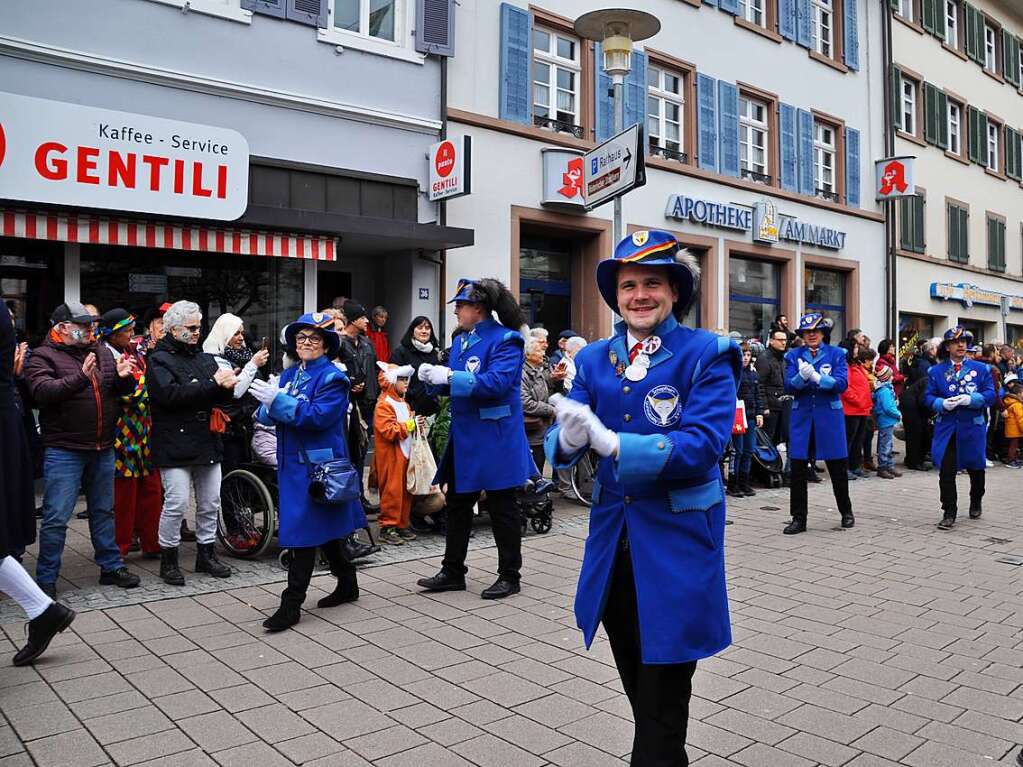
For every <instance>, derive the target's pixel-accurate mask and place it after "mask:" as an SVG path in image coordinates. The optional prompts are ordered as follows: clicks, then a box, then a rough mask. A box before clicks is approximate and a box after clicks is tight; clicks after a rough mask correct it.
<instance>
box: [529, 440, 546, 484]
mask: <svg viewBox="0 0 1023 767" xmlns="http://www.w3.org/2000/svg"><path fill="white" fill-rule="evenodd" d="M529 452H531V453H532V454H533V463H535V464H536V470H537V471H538V472H540V476H541V477H542V476H543V467H544V466H546V465H547V454H546V453H545V452H544V449H543V443H542V442H541V443H540V444H539V445H530V446H529Z"/></svg>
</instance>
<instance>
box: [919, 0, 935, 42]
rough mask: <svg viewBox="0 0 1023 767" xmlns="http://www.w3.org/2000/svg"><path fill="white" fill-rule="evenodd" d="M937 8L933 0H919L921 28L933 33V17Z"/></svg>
mask: <svg viewBox="0 0 1023 767" xmlns="http://www.w3.org/2000/svg"><path fill="white" fill-rule="evenodd" d="M937 10H938V8H937V3H936V2H934V0H920V15H921V16H922V17H923V18H922V20H921V21H922V23H923V28H924V29H926V30H927V31H928V32H930V33H931V34H934V17H935V15H936V12H937Z"/></svg>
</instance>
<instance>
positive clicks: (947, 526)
mask: <svg viewBox="0 0 1023 767" xmlns="http://www.w3.org/2000/svg"><path fill="white" fill-rule="evenodd" d="M955 523H956V518H955V517H942V518H941V521H940V522H939V523H938V529H939V530H951V529H952V525H954V524H955Z"/></svg>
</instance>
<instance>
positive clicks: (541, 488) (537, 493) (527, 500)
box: [515, 477, 554, 535]
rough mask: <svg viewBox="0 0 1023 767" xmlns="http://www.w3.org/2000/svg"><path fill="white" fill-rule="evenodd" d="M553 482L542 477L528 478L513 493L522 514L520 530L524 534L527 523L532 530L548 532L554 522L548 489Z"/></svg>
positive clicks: (551, 487)
mask: <svg viewBox="0 0 1023 767" xmlns="http://www.w3.org/2000/svg"><path fill="white" fill-rule="evenodd" d="M553 488H554V483H553V482H551V481H550V480H549V479H544V478H542V477H540V478H537V479H530V480H529V481H528V482H526V484H525V486H523V487H522V489H521V490H519V491H518V492H517V493H516V494H515V503H516V504H517V505H518V507H519V513H520V514H521V515H522V532H523V534H525V532H526V527H527V525H528V526H529V527H532V528H533V532H535V533H540V534H541V535H543V534H544V533H547V532H550V529H551V527H552V526H553V524H554V501H552V500H551V494H550V491H551V490H552V489H553Z"/></svg>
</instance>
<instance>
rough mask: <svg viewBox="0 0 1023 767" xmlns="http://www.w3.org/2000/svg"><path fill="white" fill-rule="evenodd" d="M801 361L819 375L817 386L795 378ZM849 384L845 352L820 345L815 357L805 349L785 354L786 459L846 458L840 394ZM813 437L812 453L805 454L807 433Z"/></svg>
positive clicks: (807, 445) (807, 451) (807, 443)
mask: <svg viewBox="0 0 1023 767" xmlns="http://www.w3.org/2000/svg"><path fill="white" fill-rule="evenodd" d="M800 359H804V360H806V361H807V362H808V363H810V364H811V365H812V366H813V368H814V369H815V370H816V371H817V372H818V373H820V375H821V381H820V383H819V384H815V383H811V382H810V381H804V380H803V378H802V376H800V375H799V360H800ZM848 385H849V365H848V363H847V362H846V354H845V349H843V348H841V347H839V346H830V345H828V344H821V345H820V346H819V347H817V356H813V355H812V354H811V353H810V349H809V348H808V347H806V346H801V347H797V348H795V349H790V350H789V351H788V352H786V353H785V391H786V392H787V393H788V394H791V395H793V397H794V399H793V400H792V416H791V419H790V422H789V429H790V432H789V457H790V458H791V459H794V460H795V459H798V460H808V459H812V458H816V459H819V460H821V461H830V460H834V459H841V458H847V457H848V454H847V448H846V442H845V416H844V415H843V413H842V392H844V391H845V390H846V387H847V386H848ZM811 432H813V435H814V447H815V451H814V453H813V454H811V453H810V452H809V449H808V448H809V446H810V433H811Z"/></svg>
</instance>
